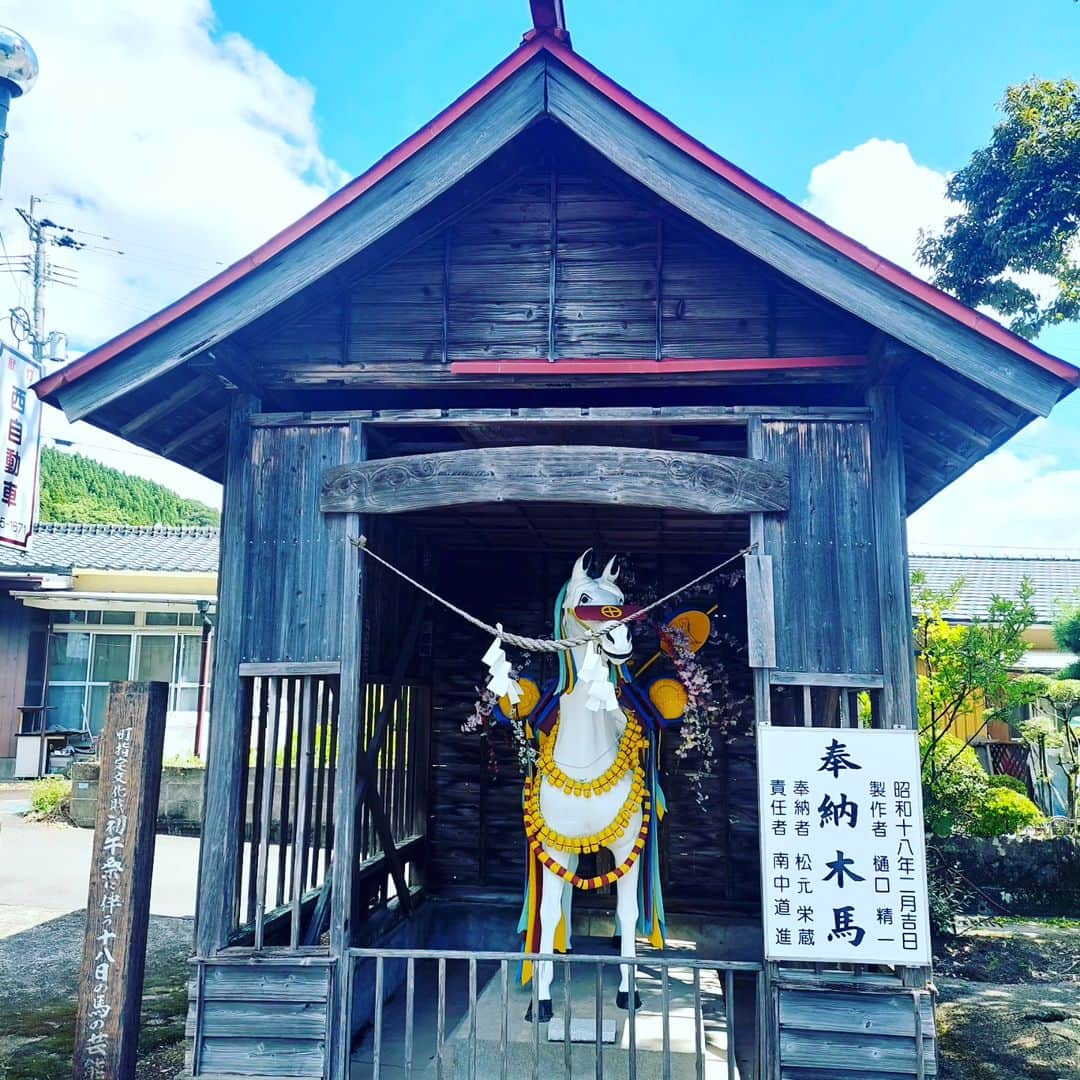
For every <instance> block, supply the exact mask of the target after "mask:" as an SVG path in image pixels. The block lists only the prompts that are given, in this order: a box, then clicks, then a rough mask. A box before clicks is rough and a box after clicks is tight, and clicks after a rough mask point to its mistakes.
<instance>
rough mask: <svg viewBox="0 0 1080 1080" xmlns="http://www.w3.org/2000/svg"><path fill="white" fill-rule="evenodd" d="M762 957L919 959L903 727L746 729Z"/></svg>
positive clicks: (916, 847) (914, 765) (911, 757)
mask: <svg viewBox="0 0 1080 1080" xmlns="http://www.w3.org/2000/svg"><path fill="white" fill-rule="evenodd" d="M757 764H758V810H759V814H760V821H761V880H762V907H763V910H764V922H765V955H766V957H767V958H768V959H770V960H804V961H806V960H809V961H828V962H842V963H856V964H929V963H930V926H929V920H928V909H927V896H926V848H925V844H924V840H923V814H922V787H921V784H920V781H919V744H918V737H917V734H916V732H915V731H913V730H892V731H878V730H871V729H863V728H790V727H771V726H768V725H762V726H760V727H758V729H757Z"/></svg>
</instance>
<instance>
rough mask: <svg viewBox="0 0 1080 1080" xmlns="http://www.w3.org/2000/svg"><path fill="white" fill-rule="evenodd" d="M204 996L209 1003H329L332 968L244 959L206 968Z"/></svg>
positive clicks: (319, 965)
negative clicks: (327, 1001)
mask: <svg viewBox="0 0 1080 1080" xmlns="http://www.w3.org/2000/svg"><path fill="white" fill-rule="evenodd" d="M205 967H206V971H205V975H204V981H203V995H204V996H205V998H206V1000H207V1001H233V1002H240V1001H255V1002H260V1001H293V1002H305V1001H326V1000H327V998H328V996H329V992H330V974H331V965H330V964H329V963H328V962H324V963H321V964H310V965H305V964H301V963H298V962H297V960H296V959H295V958H290V959H289V961H288V962H283V963H276V964H275V963H265V962H260V961H259V960H257V959H255V958H253V957H250V956H248V957H245V958H243V959H242V960H237V961H235V962H230V963H217V962H210V963H207V964H206V965H205Z"/></svg>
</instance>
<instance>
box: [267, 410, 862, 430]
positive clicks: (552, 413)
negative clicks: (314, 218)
mask: <svg viewBox="0 0 1080 1080" xmlns="http://www.w3.org/2000/svg"><path fill="white" fill-rule="evenodd" d="M752 417H762V418H765V419H769V420H806V421H810V420H869V419H870V410H869V409H868V408H864V407H862V406H843V405H841V406H836V407H830V406H827V405H826V406H819V405H644V406H633V405H630V406H619V405H615V406H607V405H600V406H595V405H594V406H589V405H585V406H552V407H541V408H501V409H351V410H348V409H346V410H341V411H325V412H324V411H316V412H273V413H258V414H256V415H254V416H252V418H251V425H252V427H307V426H314V425H329V426H334V427H337V426H339V425H341V424H347V423H350V422H351V421H353V420H360V421H367V422H370V424H371V425H372V426H373V427H376V428H378V427H382V426H388V427H392V426H394V425H402V424H410V425H412V424H420V425H429V426H436V427H458V426H461V427H464V426H472V425H475V424H487V425H501V424H560V425H562V424H618V425H625V424H649V425H656V424H667V425H671V426H676V425H679V424H726V425H728V426H731V427H740V426H742V425H744V424H746V423H747V421H748V420H749V419H750V418H752Z"/></svg>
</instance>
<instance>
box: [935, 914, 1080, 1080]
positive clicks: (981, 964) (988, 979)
mask: <svg viewBox="0 0 1080 1080" xmlns="http://www.w3.org/2000/svg"><path fill="white" fill-rule="evenodd" d="M935 980H936V982H937V984H938V989H939V992H940V993H939V998H938V1009H937V1023H938V1036H939V1039H940V1047H941V1080H1080V923H1072V924H1069V923H1066V922H1065V921H1064V920H1058V921H1057V922H1055V921H1053V920H1048V921H1038V920H1031V921H1028V922H1002V923H1000V924H998V925H986V926H981V927H976V928H971V929H968V930H967V931H966V932H964V933H963V934H961V935H960V936H959V937H958V938H956V939H954V940H953V941H951V942H950V943H949V946H948V948H947V950H946V953H945V955H943V956H940V957H938V958H937V959H936V961H935Z"/></svg>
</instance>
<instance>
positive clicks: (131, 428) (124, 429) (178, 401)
mask: <svg viewBox="0 0 1080 1080" xmlns="http://www.w3.org/2000/svg"><path fill="white" fill-rule="evenodd" d="M215 385H216V384H215V382H214V380H213V379H211V378H210V376H209V375H199V376H197V377H196V378H194V379H189V380H188V381H187V382H186V383H184V385H183V386H181V387H179V388H178V389H176V390H174V391H173V392H172V393H171V394H166V395H165V396H164V397H163V398H159V399H158V401H157V402H156V403H155V404H153V405H151V406H150V408H149V409H146V410H145V411H144V412H141V413H139V415H138V416H136V417H134V418H133V419H131V420H129V421H128V422H127V423H126V424H124V425H122V426H121V428H120V434H121V435H122V436H123V437H124V438H125V439H130V438H131V436H132V435H134V434H135V433H136V432H138V431H142V429H143V428H145V427H148V426H149V425H150V424H153V423H154V422H155V421H157V420H160V419H161V418H162V417H163V416H168V415H169V413H171V412H173V411H174V410H176V409H178V408H179V407H180V406H181V405H183V404H185V403H186V402H188V401H190V400H191V399H192V398H194V397H198V396H199V395H200V394H201V393H203V392H204V391H207V390H212V389H213V388H214V386H215Z"/></svg>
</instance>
